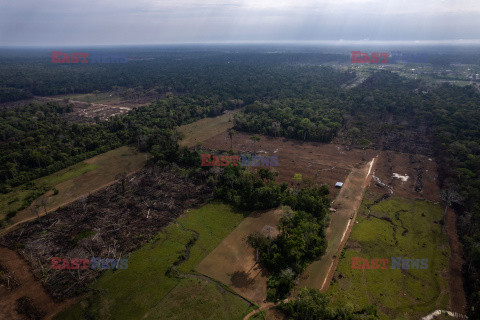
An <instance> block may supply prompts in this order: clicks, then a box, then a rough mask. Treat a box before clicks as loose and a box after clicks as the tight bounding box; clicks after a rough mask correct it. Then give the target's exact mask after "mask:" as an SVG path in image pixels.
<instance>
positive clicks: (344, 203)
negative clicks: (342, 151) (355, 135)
mask: <svg viewBox="0 0 480 320" xmlns="http://www.w3.org/2000/svg"><path fill="white" fill-rule="evenodd" d="M375 160H376V158H373V159H372V160H371V161H370V162H369V163H367V164H364V165H362V166H361V167H359V168H354V169H352V172H351V173H350V174H349V175H348V177H347V180H346V181H345V183H344V185H343V187H342V189H341V191H340V193H339V194H338V196H337V197H336V198H335V202H334V204H333V207H334V208H336V209H337V211H336V212H335V213H333V215H332V219H331V221H330V224H329V226H328V228H327V232H326V237H327V241H328V247H327V250H326V252H325V254H324V255H323V256H322V257H321V259H320V260H317V261H315V262H313V263H312V264H310V265H309V266H308V268H307V269H306V270H305V272H304V273H303V274H302V275H301V276H300V281H299V284H298V286H297V288H302V287H308V288H317V289H320V290H321V291H322V292H325V291H326V290H327V289H328V287H329V286H330V281H331V280H332V277H333V274H334V272H335V269H336V267H337V264H338V259H339V257H340V252H341V251H342V249H343V246H344V245H345V243H346V241H347V239H348V236H349V235H350V231H351V230H352V226H353V223H354V221H355V217H356V214H357V210H358V208H359V207H360V204H361V203H362V199H363V195H364V193H365V188H366V187H367V185H368V183H369V182H370V179H371V173H372V172H373V165H374V163H375Z"/></svg>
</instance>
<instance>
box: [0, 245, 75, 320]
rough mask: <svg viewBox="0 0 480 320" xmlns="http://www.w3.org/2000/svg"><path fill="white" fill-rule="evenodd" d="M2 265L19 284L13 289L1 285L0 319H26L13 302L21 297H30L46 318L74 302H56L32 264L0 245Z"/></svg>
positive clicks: (0, 263) (0, 261) (0, 262)
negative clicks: (37, 276)
mask: <svg viewBox="0 0 480 320" xmlns="http://www.w3.org/2000/svg"><path fill="white" fill-rule="evenodd" d="M0 265H2V266H3V267H4V268H6V269H7V270H8V271H9V272H11V273H12V274H13V277H14V279H15V281H16V282H18V284H19V286H18V287H16V288H13V289H11V290H8V289H6V288H5V287H2V286H0V296H1V297H2V299H1V300H0V319H9V320H16V319H19V320H24V319H25V317H24V316H22V315H21V314H19V313H18V312H17V311H16V310H15V308H16V303H12V302H13V301H16V300H17V299H19V298H21V297H25V296H26V297H29V298H30V299H32V300H33V305H34V307H36V308H37V309H38V310H40V311H41V312H44V313H45V315H46V316H45V318H44V319H51V318H52V317H53V316H54V315H55V314H56V313H58V312H59V311H60V310H62V309H63V308H65V307H66V306H68V305H70V304H71V303H73V301H74V300H73V299H70V300H66V301H64V302H61V303H57V302H55V301H54V300H53V299H52V298H51V297H50V295H49V294H48V293H47V292H46V290H45V289H44V288H43V286H42V284H41V283H40V281H39V280H37V279H35V277H34V275H33V273H32V271H31V270H30V266H29V265H28V264H27V262H25V260H23V259H22V258H21V257H20V256H19V255H18V254H17V253H16V252H14V251H12V250H10V249H7V248H5V247H2V246H0Z"/></svg>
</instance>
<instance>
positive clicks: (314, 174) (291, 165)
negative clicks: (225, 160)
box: [203, 132, 378, 199]
mask: <svg viewBox="0 0 480 320" xmlns="http://www.w3.org/2000/svg"><path fill="white" fill-rule="evenodd" d="M252 135H253V134H247V133H243V132H237V133H235V135H234V136H233V148H232V149H233V151H234V152H236V153H243V152H253V151H254V150H255V151H256V152H257V153H258V154H261V155H277V156H278V167H274V169H276V170H277V171H278V172H279V176H278V179H277V180H278V181H279V182H287V183H288V184H293V183H295V184H296V182H294V180H293V177H294V175H295V174H296V173H299V174H301V175H302V177H303V179H305V178H310V179H311V180H312V181H313V182H314V183H317V184H319V185H322V184H326V185H328V186H330V192H331V197H332V199H333V198H335V197H336V195H337V194H338V192H339V190H338V189H335V188H334V186H335V183H336V182H337V181H341V182H343V181H345V179H346V178H347V176H348V174H349V173H350V171H351V170H352V169H353V168H354V166H355V165H359V164H362V163H365V161H368V160H370V159H372V158H373V157H375V156H376V155H377V154H378V151H375V150H365V151H363V150H359V149H352V150H348V149H347V148H346V147H345V146H342V145H336V144H324V143H317V142H302V141H298V140H292V139H285V138H273V137H268V136H263V135H257V136H259V137H260V141H259V142H257V143H256V144H255V146H254V145H253V142H252V140H250V137H251V136H252ZM203 145H204V147H206V148H209V149H214V150H230V137H229V136H228V133H227V132H223V133H221V134H218V135H216V136H214V137H212V138H210V139H207V140H205V141H204V142H203Z"/></svg>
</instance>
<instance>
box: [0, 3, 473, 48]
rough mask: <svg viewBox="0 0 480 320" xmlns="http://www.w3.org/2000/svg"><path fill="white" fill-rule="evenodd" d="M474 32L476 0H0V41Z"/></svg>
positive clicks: (429, 36)
mask: <svg viewBox="0 0 480 320" xmlns="http://www.w3.org/2000/svg"><path fill="white" fill-rule="evenodd" d="M460 39H463V40H460ZM477 39H480V1H479V0H346V1H341V0H77V1H71V0H0V46H13V45H96V44H105V45H109V44H162V43H183V42H250V41H252V42H253V41H255V42H258V41H318V40H329V41H337V40H343V41H349V40H363V41H366V40H368V41H378V40H380V41H384V40H388V41H400V40H403V41H415V40H417V41H425V40H429V41H451V40H455V41H459V40H460V41H467V42H469V41H472V40H474V41H477Z"/></svg>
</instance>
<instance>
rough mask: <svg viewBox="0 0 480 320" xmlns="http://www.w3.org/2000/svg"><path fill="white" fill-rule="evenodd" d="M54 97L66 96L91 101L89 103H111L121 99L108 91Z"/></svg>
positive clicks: (71, 98) (76, 99)
mask: <svg viewBox="0 0 480 320" xmlns="http://www.w3.org/2000/svg"><path fill="white" fill-rule="evenodd" d="M55 98H58V99H65V98H68V99H70V100H74V101H82V102H91V103H111V102H119V101H120V100H121V98H120V97H119V96H118V95H117V94H113V93H110V92H100V93H97V94H95V93H87V94H83V93H80V94H68V95H61V96H56V97H55Z"/></svg>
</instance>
